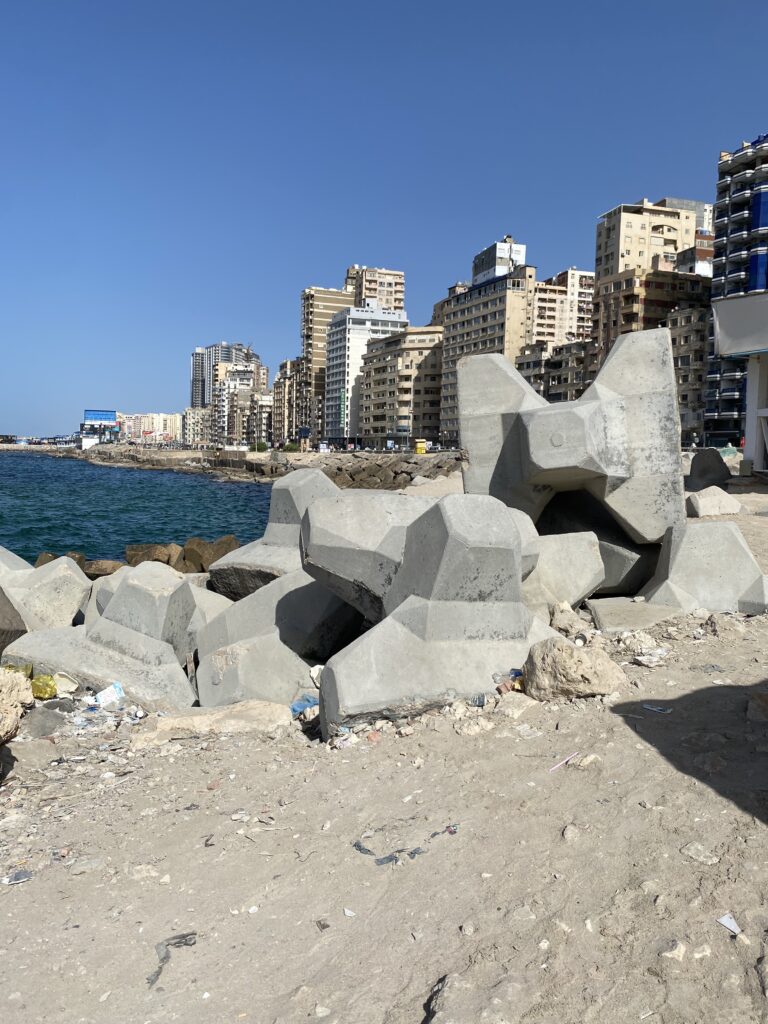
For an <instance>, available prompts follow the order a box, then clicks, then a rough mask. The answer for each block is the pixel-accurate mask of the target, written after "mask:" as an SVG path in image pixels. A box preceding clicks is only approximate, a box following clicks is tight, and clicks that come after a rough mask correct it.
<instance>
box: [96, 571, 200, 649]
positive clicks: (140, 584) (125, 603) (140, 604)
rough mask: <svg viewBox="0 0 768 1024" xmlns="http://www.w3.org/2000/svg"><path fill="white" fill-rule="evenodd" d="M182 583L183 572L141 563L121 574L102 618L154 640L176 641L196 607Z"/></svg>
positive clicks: (183, 631) (189, 587) (189, 590)
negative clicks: (121, 576) (128, 571)
mask: <svg viewBox="0 0 768 1024" xmlns="http://www.w3.org/2000/svg"><path fill="white" fill-rule="evenodd" d="M183 584H184V576H183V574H182V573H180V572H176V570H175V569H171V567H170V566H168V565H163V564H162V563H161V562H141V563H140V564H139V565H137V566H135V567H134V568H133V569H131V572H130V574H126V575H124V576H123V578H122V580H121V581H120V583H119V585H118V587H117V590H116V591H115V593H114V595H113V596H112V598H111V599H110V601H109V603H108V604H107V606H106V608H105V609H104V612H103V613H102V614H103V617H104V618H106V619H110V620H111V621H112V622H117V623H119V624H120V625H121V626H127V627H128V629H133V630H135V631H136V632H137V633H143V634H144V635H145V636H151V637H154V638H155V639H156V640H163V641H165V642H166V643H178V642H179V638H181V637H184V636H185V634H186V630H187V627H188V626H189V622H190V620H191V618H192V615H193V614H194V611H195V608H196V604H195V598H194V595H193V588H192V587H191V586H184V585H183ZM177 653H178V652H177Z"/></svg>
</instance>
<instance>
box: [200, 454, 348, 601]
mask: <svg viewBox="0 0 768 1024" xmlns="http://www.w3.org/2000/svg"><path fill="white" fill-rule="evenodd" d="M337 493H338V488H337V487H336V486H335V484H333V483H331V481H330V480H329V479H328V477H327V476H325V474H324V473H322V472H321V471H320V470H318V469H301V470H296V471H295V472H293V473H291V474H290V476H287V477H284V478H283V479H282V480H278V481H277V483H276V484H275V485H274V487H273V488H272V500H271V503H270V507H269V522H268V523H267V528H266V530H265V532H264V536H263V537H262V538H261V540H257V541H254V542H253V543H252V544H246V545H244V546H243V547H241V548H237V550H235V551H231V552H230V553H229V554H227V555H224V556H223V557H222V558H219V559H218V560H217V561H216V562H214V563H213V564H212V565H211V567H210V573H211V580H210V583H211V588H212V589H213V590H215V591H217V592H218V593H219V594H224V595H225V597H229V598H231V599H232V600H233V601H237V600H239V599H240V598H242V597H245V596H246V595H248V594H252V593H253V592H254V591H255V590H258V589H259V587H263V586H264V585H265V584H267V583H269V582H270V581H271V580H273V579H277V577H278V576H283V575H285V573H289V572H296V571H297V570H298V569H301V554H300V551H299V537H300V531H301V520H302V517H303V515H304V513H305V512H306V510H307V508H308V507H309V505H310V504H311V503H313V502H314V501H317V500H319V499H320V498H324V497H330V496H332V495H335V494H337Z"/></svg>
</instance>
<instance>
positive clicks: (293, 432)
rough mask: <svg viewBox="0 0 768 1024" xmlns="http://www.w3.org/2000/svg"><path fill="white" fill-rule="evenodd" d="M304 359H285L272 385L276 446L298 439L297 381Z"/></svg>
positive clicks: (273, 431)
mask: <svg viewBox="0 0 768 1024" xmlns="http://www.w3.org/2000/svg"><path fill="white" fill-rule="evenodd" d="M301 362H302V359H285V360H284V361H283V362H282V363H280V369H279V370H278V372H277V375H276V376H275V379H274V381H273V383H272V440H273V443H274V444H276V445H283V444H285V443H286V442H287V441H295V440H296V439H297V437H298V425H299V424H298V419H297V391H296V388H297V381H298V378H299V372H300V366H299V364H300V363H301Z"/></svg>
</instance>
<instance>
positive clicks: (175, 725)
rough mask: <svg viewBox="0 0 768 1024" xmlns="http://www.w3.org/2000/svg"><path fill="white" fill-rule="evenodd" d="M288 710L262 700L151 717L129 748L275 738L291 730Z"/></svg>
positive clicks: (137, 733)
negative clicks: (246, 736) (192, 739)
mask: <svg viewBox="0 0 768 1024" xmlns="http://www.w3.org/2000/svg"><path fill="white" fill-rule="evenodd" d="M292 720H293V719H292V716H291V710H290V708H288V707H286V706H285V705H284V704H271V703H269V702H267V701H263V700H244V701H241V702H240V703H239V704H232V705H229V706H228V707H222V708H193V709H191V710H190V711H188V712H186V713H184V714H171V715H167V716H164V717H163V718H151V719H149V720H147V722H146V724H142V726H141V729H140V730H137V731H136V732H135V733H134V736H133V737H132V739H131V747H132V748H134V749H143V748H145V747H149V746H154V745H156V744H161V743H168V742H169V741H171V740H174V739H178V738H179V737H189V736H230V735H238V734H242V733H255V734H256V735H261V736H265V737H267V738H269V739H275V738H277V737H278V736H280V735H281V734H282V733H284V732H286V731H287V730H288V729H290V727H291V723H292Z"/></svg>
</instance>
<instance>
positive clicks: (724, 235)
mask: <svg viewBox="0 0 768 1024" xmlns="http://www.w3.org/2000/svg"><path fill="white" fill-rule="evenodd" d="M727 240H728V232H727V231H722V232H721V233H720V234H719V235H715V247H716V248H717V247H718V246H720V245H725V243H726V241H727Z"/></svg>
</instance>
